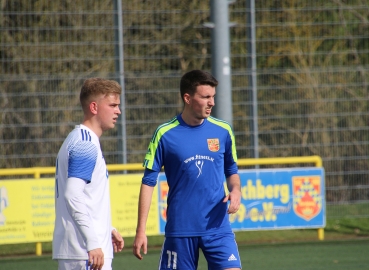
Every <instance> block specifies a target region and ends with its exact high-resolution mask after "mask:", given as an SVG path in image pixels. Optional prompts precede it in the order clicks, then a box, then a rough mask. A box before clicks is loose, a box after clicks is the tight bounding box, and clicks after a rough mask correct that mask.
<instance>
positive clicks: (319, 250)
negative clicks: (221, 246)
mask: <svg viewBox="0 0 369 270" xmlns="http://www.w3.org/2000/svg"><path fill="white" fill-rule="evenodd" d="M236 239H237V242H238V245H239V250H240V256H241V259H242V264H243V266H244V269H253V270H263V269H273V270H278V269H280V270H289V269H291V270H292V269H296V270H305V269H306V270H307V269H314V270H319V269H325V270H330V269H332V270H333V269H334V270H341V269H342V270H343V269H345V270H347V269H350V270H355V269H360V270H361V269H366V268H368V264H369V248H368V247H369V218H356V219H348V218H341V219H338V218H336V219H328V220H327V226H326V228H325V240H324V241H320V240H318V235H317V230H316V229H306V230H302V229H298V230H274V231H239V232H236ZM148 240H149V251H148V254H147V255H145V257H144V260H142V261H139V260H137V259H136V258H135V257H134V256H133V255H132V244H133V237H126V238H125V248H124V250H123V252H121V253H119V254H116V256H115V259H114V260H113V267H114V268H115V269H119V270H124V269H133V270H134V269H138V270H140V269H143V270H148V269H156V268H157V264H158V259H159V252H160V247H161V245H162V242H163V236H150V237H148ZM42 248H43V255H42V256H35V243H28V244H12V245H0V269H1V270H18V269H40V268H41V269H47V270H48V269H57V263H56V262H55V261H53V260H51V243H50V242H47V243H43V244H42ZM198 269H207V266H206V261H205V259H204V258H203V257H200V262H199V268H198Z"/></svg>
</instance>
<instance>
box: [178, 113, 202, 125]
mask: <svg viewBox="0 0 369 270" xmlns="http://www.w3.org/2000/svg"><path fill="white" fill-rule="evenodd" d="M181 116H182V119H183V121H184V122H185V123H186V124H187V125H189V126H199V125H201V124H202V123H203V122H204V119H199V118H196V117H194V116H193V115H192V114H191V113H189V112H188V111H186V110H184V111H183V112H182V114H181Z"/></svg>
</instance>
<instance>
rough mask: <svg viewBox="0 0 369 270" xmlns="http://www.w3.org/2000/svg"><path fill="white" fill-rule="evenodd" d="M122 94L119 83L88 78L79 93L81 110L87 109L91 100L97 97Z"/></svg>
mask: <svg viewBox="0 0 369 270" xmlns="http://www.w3.org/2000/svg"><path fill="white" fill-rule="evenodd" d="M121 93H122V88H121V87H120V85H119V83H117V82H116V81H113V80H106V79H102V78H89V79H87V80H85V81H84V83H83V85H82V88H81V93H80V95H79V101H80V102H81V106H82V108H83V110H85V109H86V108H88V106H89V104H90V102H91V101H92V99H93V98H95V97H97V96H98V95H101V94H102V95H104V96H106V95H109V94H118V95H120V94H121Z"/></svg>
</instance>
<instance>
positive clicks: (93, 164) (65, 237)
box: [53, 125, 113, 260]
mask: <svg viewBox="0 0 369 270" xmlns="http://www.w3.org/2000/svg"><path fill="white" fill-rule="evenodd" d="M80 179H83V180H84V181H85V182H86V183H87V184H85V183H84V182H83V181H81V180H80ZM55 180H56V183H55V211H56V215H55V228H54V236H53V259H75V260H79V259H81V260H86V259H88V254H87V251H88V250H91V249H95V248H101V249H102V251H103V253H104V255H105V258H113V247H112V238H111V230H112V226H111V211H110V190H109V179H108V171H107V168H106V164H105V160H104V156H103V154H102V152H101V148H100V142H99V138H98V136H97V135H96V134H95V133H94V132H93V131H92V130H91V129H89V128H87V127H86V126H84V125H79V126H76V127H75V129H74V130H73V131H72V132H71V133H69V135H68V137H67V138H66V139H65V141H64V143H63V145H62V146H61V148H60V150H59V153H58V157H57V160H56V177H55ZM67 181H76V183H77V182H78V183H83V185H85V186H84V190H83V194H82V195H81V198H80V200H79V204H78V205H77V204H76V205H77V206H76V205H74V206H75V207H74V209H73V210H71V202H70V201H68V200H67V199H66V196H67V195H68V194H66V193H68V192H66V183H67ZM82 188H83V186H82ZM71 214H72V215H74V218H72V216H71Z"/></svg>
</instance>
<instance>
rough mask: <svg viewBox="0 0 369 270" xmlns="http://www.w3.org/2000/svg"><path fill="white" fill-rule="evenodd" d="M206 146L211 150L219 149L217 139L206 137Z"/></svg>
mask: <svg viewBox="0 0 369 270" xmlns="http://www.w3.org/2000/svg"><path fill="white" fill-rule="evenodd" d="M208 148H209V150H210V151H211V152H217V151H219V139H208Z"/></svg>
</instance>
